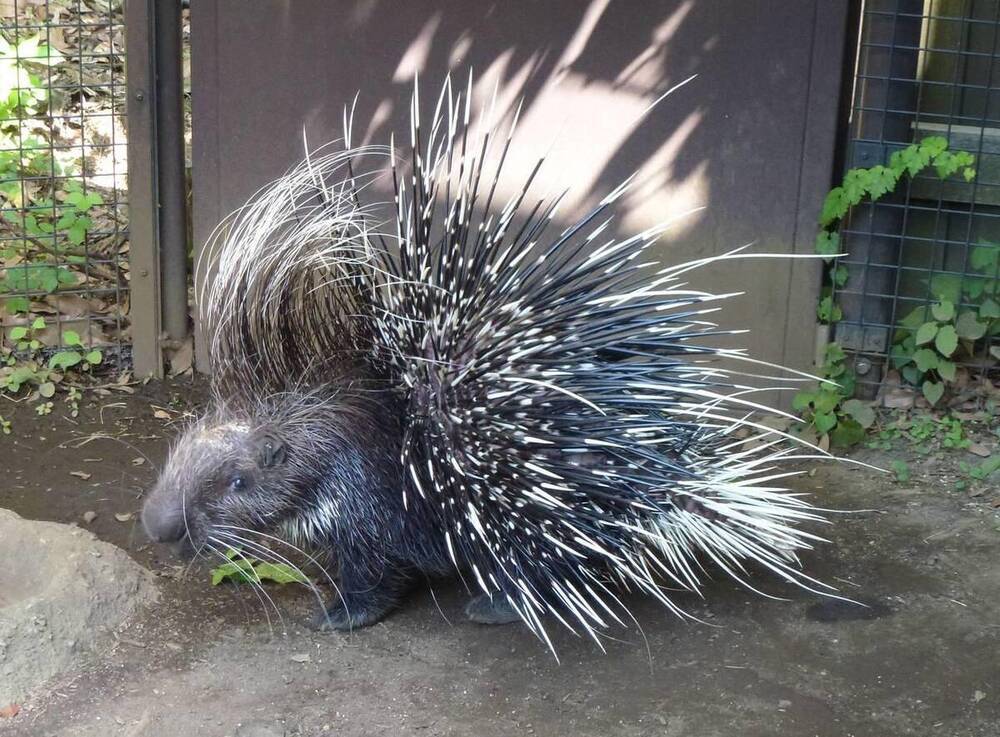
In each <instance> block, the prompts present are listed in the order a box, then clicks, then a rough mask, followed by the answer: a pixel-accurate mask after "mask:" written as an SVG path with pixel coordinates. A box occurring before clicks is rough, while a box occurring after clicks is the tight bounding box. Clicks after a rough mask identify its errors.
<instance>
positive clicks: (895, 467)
mask: <svg viewBox="0 0 1000 737" xmlns="http://www.w3.org/2000/svg"><path fill="white" fill-rule="evenodd" d="M891 467H892V474H893V476H895V478H896V481H897V482H898V483H900V484H905V483H906V482H907V481H909V480H910V467H909V465H907V463H906V461H900V460H895V461H893V462H892V464H891Z"/></svg>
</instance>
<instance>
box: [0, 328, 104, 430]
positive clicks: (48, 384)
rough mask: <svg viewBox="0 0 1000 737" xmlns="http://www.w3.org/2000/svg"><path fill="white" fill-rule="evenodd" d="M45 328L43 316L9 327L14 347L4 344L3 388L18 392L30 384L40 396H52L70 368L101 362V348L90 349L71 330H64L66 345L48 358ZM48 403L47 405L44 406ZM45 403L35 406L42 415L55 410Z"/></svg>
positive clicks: (84, 368)
mask: <svg viewBox="0 0 1000 737" xmlns="http://www.w3.org/2000/svg"><path fill="white" fill-rule="evenodd" d="M45 329H46V324H45V320H44V319H43V318H41V317H36V318H35V319H34V320H33V321H32V322H31V323H29V324H27V325H17V326H15V327H13V328H11V329H10V332H9V334H8V337H9V340H10V342H11V343H12V344H13V348H7V347H3V348H2V351H0V359H2V360H0V363H2V366H0V391H5V392H8V393H10V394H17V393H18V392H20V391H21V390H22V389H23V388H25V387H28V388H32V389H34V390H36V391H37V392H38V397H39V398H42V399H50V398H51V397H53V396H55V393H56V385H57V384H58V383H60V382H61V381H63V379H64V377H65V374H66V371H67V370H68V369H70V368H74V369H75V370H77V371H90V370H91V369H92V368H93V367H94V366H95V365H97V364H99V363H100V362H101V360H102V354H101V351H99V350H87V349H86V348H85V347H84V346H83V343H82V342H81V340H80V336H79V335H78V334H77V333H76V332H74V331H72V330H66V331H64V332H63V333H62V338H61V342H62V345H64V346H66V348H65V349H63V350H58V351H56V352H55V353H53V354H52V355H51V356H50V357H49V358H48V360H47V361H46V360H45V357H44V353H45V351H44V350H43V349H44V345H43V342H42V339H41V334H42V332H43V331H44V330H45ZM46 404H47V405H48V406H47V407H44V406H42V405H46ZM42 405H40V406H39V407H38V408H36V411H37V412H38V413H39V414H48V413H49V412H51V411H52V403H51V402H43V403H42Z"/></svg>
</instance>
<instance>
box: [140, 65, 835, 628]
mask: <svg viewBox="0 0 1000 737" xmlns="http://www.w3.org/2000/svg"><path fill="white" fill-rule="evenodd" d="M494 99H495V98H494ZM471 100H472V80H471V75H470V78H469V82H468V86H467V88H466V89H465V90H455V89H453V86H452V84H451V81H450V79H449V80H448V81H447V82H446V83H445V84H444V86H443V88H442V91H441V94H440V96H439V97H438V99H437V103H436V105H435V109H434V114H433V116H432V119H431V125H430V129H429V133H426V139H425V129H424V128H423V127H422V125H421V119H420V101H419V94H418V90H417V87H416V86H415V87H414V94H413V96H412V98H411V106H410V115H411V130H410V146H409V151H408V156H407V157H406V163H405V170H404V163H403V159H402V158H400V154H399V153H398V152H397V150H396V146H395V141H394V139H393V138H392V137H390V141H389V145H388V146H365V147H357V148H352V146H351V142H350V141H351V120H352V119H353V109H352V110H351V114H350V115H349V116H348V115H347V114H346V113H345V138H344V149H343V150H340V151H333V150H331V149H330V148H324V149H321V150H320V151H319V152H317V153H314V154H312V155H307V158H306V160H305V161H304V162H303V163H302V164H300V165H299V166H298V167H296V168H294V169H293V170H291V171H290V172H289V173H287V174H286V175H285V176H283V177H281V178H280V179H278V180H277V181H275V182H274V183H272V184H271V185H268V186H267V187H265V188H264V189H262V190H261V191H260V192H258V193H257V194H256V195H255V196H254V197H253V198H251V200H250V202H249V203H248V204H247V205H246V206H245V207H244V208H242V209H241V210H239V211H237V212H236V213H234V215H233V216H232V217H231V218H230V219H228V220H227V222H226V223H224V225H223V226H221V227H220V228H219V229H218V230H217V232H216V234H215V236H214V238H213V239H212V242H211V245H210V247H208V248H206V253H208V254H210V256H209V257H208V261H209V262H211V263H212V264H214V268H215V269H216V273H215V275H214V278H212V279H207V280H205V283H206V284H207V286H206V287H205V290H204V292H203V294H202V295H201V298H200V304H201V307H202V319H203V320H204V324H205V325H206V326H208V327H209V328H210V329H211V330H212V338H211V341H210V363H211V370H212V383H213V390H214V391H213V395H214V400H213V409H212V410H211V411H209V413H208V414H207V415H206V417H205V418H204V419H203V420H202V421H201V422H199V423H198V424H197V425H195V426H194V427H193V428H191V429H189V430H188V431H186V432H185V433H184V434H183V435H182V437H181V438H180V440H179V441H178V442H177V443H176V446H175V447H174V449H173V450H172V452H171V455H170V457H169V459H168V462H167V464H166V467H165V470H164V471H163V473H162V475H161V477H160V479H159V480H158V482H157V484H156V486H155V488H154V489H153V491H152V493H151V494H150V496H149V498H148V499H147V501H146V503H145V506H144V510H143V521H144V524H145V527H146V529H147V531H148V533H149V534H150V536H151V537H152V538H154V539H156V540H159V541H182V542H184V543H186V544H187V545H189V546H190V547H191V548H193V549H196V550H198V551H213V552H215V553H220V552H221V549H223V548H227V547H230V546H233V547H242V548H243V549H244V550H246V552H247V554H253V555H259V556H261V557H268V556H270V557H269V559H272V560H282V561H283V560H286V558H285V556H283V555H280V554H279V553H278V552H277V550H279V549H280V548H276V547H275V545H278V546H282V545H288V546H294V547H297V548H304V549H307V550H312V551H317V552H323V553H329V554H330V558H331V559H332V560H335V561H336V571H335V573H337V574H339V584H338V592H337V596H336V597H335V600H334V602H333V603H332V604H330V605H329V606H327V607H324V608H323V611H322V612H321V618H320V619H321V622H324V623H325V624H327V625H329V626H331V627H333V628H336V629H352V628H356V627H361V626H364V625H368V624H371V623H373V622H376V621H378V620H380V619H381V618H382V617H384V616H385V615H386V614H387V613H388V612H389V611H391V610H392V609H393V608H395V607H396V606H397V605H398V604H399V602H400V601H401V599H402V597H403V596H404V594H405V593H406V591H407V589H408V588H409V586H410V585H412V583H413V582H414V581H415V580H418V579H419V578H420V577H421V576H439V575H446V574H448V573H449V572H455V571H458V572H459V573H460V574H462V576H463V578H465V579H467V580H471V581H473V582H474V586H475V588H476V589H477V593H476V595H475V596H474V598H473V599H472V600H471V602H470V603H469V605H468V606H467V610H466V611H467V613H468V614H469V616H470V617H471V618H473V619H474V620H476V621H482V622H506V621H513V620H520V621H522V622H523V623H524V624H526V625H527V626H528V627H529V628H530V629H531V630H532V631H533V632H534V633H535V634H536V635H538V636H539V637H540V638H542V639H543V640H544V641H545V642H546V643H547V644H548V646H549V647H550V648H551V642H550V641H549V639H548V635H547V633H546V628H545V626H544V623H543V620H544V619H546V618H552V619H555V620H558V621H559V622H560V623H561V624H563V625H565V626H567V627H568V628H570V629H571V630H573V631H583V632H585V633H586V634H588V635H590V636H591V637H593V638H594V639H595V641H597V642H598V644H600V639H599V634H600V633H601V632H602V631H603V630H604V629H605V628H606V627H608V626H609V624H611V623H618V624H622V623H623V622H624V621H625V619H626V618H627V617H629V616H630V615H629V614H628V611H627V609H626V608H625V605H624V604H623V602H622V601H621V599H620V598H619V595H618V592H619V591H620V590H621V589H623V588H625V589H630V590H638V591H640V592H643V593H645V594H648V595H650V596H652V597H655V598H656V599H658V600H659V601H660V602H662V603H663V604H664V605H666V606H667V607H668V608H670V609H671V610H673V611H674V612H676V613H678V614H682V615H683V612H682V610H681V609H680V607H678V606H677V605H675V604H674V603H673V601H672V600H671V598H670V596H669V594H668V590H669V588H671V587H672V588H679V589H687V590H694V591H698V590H699V589H700V586H701V578H702V576H703V575H704V573H705V568H704V563H705V562H711V563H714V564H715V565H716V566H718V567H719V568H721V569H722V570H723V571H725V572H726V573H728V574H729V575H731V576H732V577H734V578H735V579H737V580H738V581H740V582H741V583H743V584H745V585H746V586H748V587H750V588H754V587H753V585H752V584H751V582H750V581H749V574H748V572H747V569H746V567H745V563H746V562H747V561H752V562H753V563H754V564H756V565H757V566H759V567H761V566H762V567H763V568H765V569H769V570H770V571H771V572H773V573H774V574H776V575H777V576H778V577H779V578H781V579H784V580H785V581H786V582H791V583H794V584H797V585H799V586H802V587H805V588H808V589H810V590H814V591H816V590H818V591H824V592H825V591H829V588H828V587H826V586H825V585H824V584H821V583H820V582H818V581H815V580H814V579H812V578H811V577H809V576H807V575H806V574H805V573H803V572H802V570H801V566H800V564H799V561H798V558H797V555H796V551H798V550H801V549H804V548H809V547H811V545H812V543H813V542H815V541H818V540H820V538H818V537H816V536H815V535H814V534H812V533H810V532H807V531H804V530H802V529H799V526H798V525H799V524H800V523H803V522H814V521H822V516H821V515H820V514H818V512H817V510H816V509H814V508H813V507H811V506H810V505H809V504H808V503H807V502H806V501H805V500H804V499H803V498H801V495H798V494H793V493H790V492H788V490H787V489H785V488H783V486H782V485H781V479H783V478H785V477H786V476H790V475H793V474H794V470H788V469H786V468H785V467H784V466H783V465H782V464H784V463H786V462H788V461H791V460H794V459H795V458H799V457H814V455H815V454H816V453H818V451H816V450H815V449H812V448H810V447H806V449H805V450H804V451H800V450H799V448H800V446H799V445H797V443H796V441H795V440H794V439H793V438H792V437H791V436H789V435H787V434H785V433H783V432H781V431H778V430H775V429H773V428H770V427H768V426H766V425H764V424H762V423H761V422H760V421H759V418H760V415H761V413H763V412H767V411H769V410H768V409H767V408H766V407H765V406H764V405H763V404H761V403H759V402H758V401H757V400H756V394H757V393H758V392H760V391H763V390H762V389H759V388H753V387H752V386H749V385H747V384H746V380H745V379H743V378H742V375H741V374H740V373H739V372H737V371H734V370H733V369H732V368H724V367H722V366H720V365H718V363H719V362H718V360H717V359H719V358H726V359H729V360H730V362H731V363H732V362H743V363H742V364H741V365H751V366H760V365H765V366H770V364H765V363H763V362H760V361H755V360H754V359H752V358H750V357H748V356H747V355H746V354H745V353H744V352H743V351H741V350H736V349H726V348H718V347H713V346H712V345H709V342H707V341H706V339H708V338H710V337H712V338H714V337H716V336H719V335H726V334H729V333H730V332H732V331H724V330H720V329H718V328H717V327H716V326H715V325H714V324H712V323H709V322H707V321H706V319H705V315H706V314H707V313H710V312H713V311H715V310H716V309H718V306H717V305H716V304H715V303H716V302H718V301H720V300H722V299H725V298H726V297H729V296H733V295H713V294H709V293H706V292H701V291H697V290H694V289H692V288H690V287H688V286H686V285H685V284H684V283H682V282H681V281H680V278H681V276H682V275H683V274H685V273H686V272H688V271H690V270H692V269H694V268H696V267H699V266H703V265H706V264H708V263H711V262H713V261H718V260H724V259H728V258H742V257H745V256H746V255H747V254H745V253H741V252H740V250H741V249H737V251H733V252H731V253H729V254H725V255H724V256H720V257H713V258H706V259H702V260H700V261H695V262H691V263H687V264H682V265H679V266H672V267H671V266H666V267H664V266H660V265H658V264H656V263H655V262H653V261H652V260H651V259H650V258H649V256H648V254H647V250H648V248H649V246H650V245H651V244H652V243H653V242H654V241H655V240H656V239H657V238H658V237H659V236H660V235H661V233H662V232H663V231H664V230H665V228H666V225H665V226H661V227H656V228H653V229H650V230H647V231H645V232H642V233H639V234H637V235H634V236H632V237H629V238H625V239H616V238H614V237H611V236H609V235H606V234H605V233H606V231H608V229H609V226H610V223H611V217H612V212H613V209H614V206H615V203H616V202H617V201H618V200H620V198H621V197H622V195H623V194H624V193H625V192H626V191H628V188H629V185H630V183H631V180H627V181H625V182H623V183H622V184H621V185H620V186H619V187H617V188H615V189H614V190H613V191H612V192H610V193H609V194H608V195H606V196H605V197H604V198H603V199H601V200H600V202H599V203H598V204H597V205H596V206H595V207H594V208H593V209H592V210H591V211H590V212H588V213H587V214H586V215H585V216H584V217H583V218H581V219H580V220H579V221H578V222H576V223H575V224H573V225H572V226H570V227H569V228H567V229H565V230H563V231H561V232H559V233H558V234H554V235H553V234H550V233H549V230H550V229H551V228H552V227H553V222H554V220H555V213H556V209H557V207H558V206H559V204H560V202H561V201H562V199H563V196H564V195H563V196H559V197H556V198H554V199H551V200H549V201H546V200H545V199H544V198H542V199H539V200H532V201H529V200H528V196H529V195H528V193H529V188H530V187H531V184H532V180H533V179H534V177H535V174H536V173H537V171H538V168H539V166H540V165H541V163H542V162H541V161H539V162H538V165H537V166H536V167H535V168H534V170H533V172H532V173H531V175H530V176H529V177H528V178H527V180H526V181H525V182H524V183H523V186H522V187H520V189H518V190H517V192H516V194H515V195H514V196H513V197H511V198H510V199H509V200H508V201H507V202H506V203H505V204H504V205H503V206H502V207H500V208H499V210H498V211H497V212H494V205H495V202H494V199H495V197H496V193H497V183H498V181H499V177H500V175H501V172H502V170H503V163H504V160H505V159H506V157H507V154H508V151H509V148H510V146H511V145H512V136H513V131H514V129H515V126H516V122H517V117H518V113H519V112H520V107H519V106H518V108H517V110H516V111H515V113H514V115H513V122H512V123H511V124H510V125H509V126H508V127H507V129H506V130H504V131H501V130H500V129H499V128H498V127H494V126H492V125H491V124H490V123H489V122H488V120H489V118H490V117H491V113H490V112H489V110H488V109H487V108H485V107H484V110H483V111H482V112H481V113H480V115H479V117H478V121H479V122H478V123H473V120H474V119H475V117H476V116H474V115H473V114H472V101H471ZM484 121H487V122H485V123H484ZM385 160H388V166H384V165H380V166H374V167H372V168H370V169H369V168H366V167H368V165H369V164H370V162H372V161H377V162H382V161H385ZM488 168H493V169H494V171H493V173H492V175H491V176H490V177H488V178H486V177H485V172H486V170H487V169H488ZM379 172H382V173H384V174H387V176H388V177H391V181H392V188H393V201H392V204H389V203H379V202H378V201H376V200H374V198H372V196H371V191H372V188H371V184H372V181H373V179H374V178H375V177H376V176H378V174H379ZM480 213H481V214H480ZM385 223H391V224H392V226H391V227H389V228H384V225H385ZM384 230H385V231H388V232H383V231H384ZM760 255H761V256H766V254H760ZM784 375H786V376H792V377H793V380H805V379H806V378H808V377H805V375H804V374H797V372H787V373H785V374H784ZM774 388H787V386H782V387H774ZM748 434H749V435H750V437H747V436H748ZM754 590H756V589H754Z"/></svg>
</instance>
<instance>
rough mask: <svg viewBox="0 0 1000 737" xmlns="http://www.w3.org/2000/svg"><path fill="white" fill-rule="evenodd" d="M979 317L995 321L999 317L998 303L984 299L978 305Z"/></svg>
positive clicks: (999, 304)
mask: <svg viewBox="0 0 1000 737" xmlns="http://www.w3.org/2000/svg"><path fill="white" fill-rule="evenodd" d="M979 316H980V317H982V318H985V319H987V320H995V319H996V318H998V317H1000V303H997V302H996V301H995V300H992V299H984V300H983V302H982V304H980V305H979Z"/></svg>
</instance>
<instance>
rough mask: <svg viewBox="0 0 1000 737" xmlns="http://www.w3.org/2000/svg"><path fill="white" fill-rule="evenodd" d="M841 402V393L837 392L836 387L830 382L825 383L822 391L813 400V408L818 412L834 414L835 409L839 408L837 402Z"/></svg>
mask: <svg viewBox="0 0 1000 737" xmlns="http://www.w3.org/2000/svg"><path fill="white" fill-rule="evenodd" d="M839 403H840V394H839V393H838V392H837V390H836V388H835V387H831V386H830V385H829V384H823V386H822V389H821V391H820V392H819V393H818V394H817V395H816V397H815V398H814V400H813V408H814V410H815V412H816V414H820V415H827V414H833V411H834V410H835V409H836V408H837V404H839Z"/></svg>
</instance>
